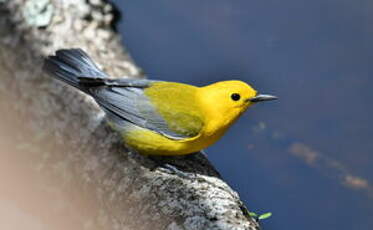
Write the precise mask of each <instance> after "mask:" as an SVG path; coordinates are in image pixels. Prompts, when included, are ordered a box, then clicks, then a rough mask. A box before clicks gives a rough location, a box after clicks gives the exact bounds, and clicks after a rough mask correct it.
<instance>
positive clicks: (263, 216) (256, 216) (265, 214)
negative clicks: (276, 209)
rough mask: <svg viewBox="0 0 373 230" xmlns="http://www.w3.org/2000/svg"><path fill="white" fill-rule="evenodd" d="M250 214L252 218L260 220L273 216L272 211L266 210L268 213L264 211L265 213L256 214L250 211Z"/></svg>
mask: <svg viewBox="0 0 373 230" xmlns="http://www.w3.org/2000/svg"><path fill="white" fill-rule="evenodd" d="M249 214H250V216H251V217H252V218H254V219H255V220H256V221H259V220H265V219H268V218H269V217H271V216H272V213H271V212H266V213H263V214H260V215H258V214H256V213H255V212H249Z"/></svg>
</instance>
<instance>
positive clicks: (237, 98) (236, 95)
mask: <svg viewBox="0 0 373 230" xmlns="http://www.w3.org/2000/svg"><path fill="white" fill-rule="evenodd" d="M231 98H232V100H233V101H238V100H240V98H241V96H240V95H239V94H238V93H232V95H231Z"/></svg>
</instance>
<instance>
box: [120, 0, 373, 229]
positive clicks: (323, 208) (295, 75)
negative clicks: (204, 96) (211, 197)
mask: <svg viewBox="0 0 373 230" xmlns="http://www.w3.org/2000/svg"><path fill="white" fill-rule="evenodd" d="M116 4H117V6H118V7H119V8H120V9H121V10H122V13H123V20H122V21H121V24H120V27H119V30H120V32H121V33H122V34H123V37H124V42H125V44H126V46H127V48H128V49H129V51H130V53H131V54H132V56H133V58H134V60H135V61H136V63H137V64H138V65H139V66H141V67H142V68H143V69H144V70H145V72H146V73H147V75H148V77H149V78H153V79H162V80H168V81H181V82H185V83H190V84H195V85H205V84H209V83H212V82H215V81H219V80H228V79H240V80H244V81H246V82H248V83H250V84H251V85H253V86H254V87H255V88H256V89H258V90H259V91H260V92H262V93H271V94H274V95H277V96H279V98H280V100H279V101H276V102H268V103H263V104H258V105H256V106H255V107H253V108H251V110H249V111H248V112H247V113H246V114H244V116H243V117H242V118H241V119H240V120H239V121H238V122H237V123H236V124H235V125H234V126H233V127H232V128H231V129H230V130H229V132H228V133H227V134H226V136H225V137H224V138H223V139H222V140H221V141H220V142H218V143H217V144H215V145H214V146H212V147H210V148H209V149H208V150H207V153H208V155H209V158H210V160H211V161H212V162H213V163H214V165H215V166H216V167H217V168H218V169H219V171H220V172H221V173H222V175H223V177H224V178H225V179H226V180H227V181H228V183H229V184H230V185H231V186H232V187H234V188H235V189H236V190H237V191H239V193H240V195H241V198H242V199H243V200H244V201H245V203H246V204H247V205H248V207H249V209H250V210H252V211H256V212H258V213H262V212H266V211H271V212H273V216H272V217H271V218H270V219H267V220H265V221H263V227H264V229H284V230H285V229H302V230H314V229H338V230H350V229H353V230H360V229H364V230H365V229H366V230H369V229H373V189H372V185H371V184H370V183H373V174H372V173H373V167H372V166H373V156H372V153H373V151H372V150H373V140H372V137H373V127H372V119H371V118H372V115H373V112H372V103H373V100H372V99H373V91H372V88H371V87H372V86H371V83H372V82H373V79H372V76H373V64H372V62H373V13H372V12H373V2H372V1H369V0H355V1H353V0H349V1H347V0H313V1H306V0H282V1H278V0H235V1H227V0H204V1H200V0H188V1H175V0H159V1H148V0H147V1H145V0H127V1H121V2H119V1H118V2H116Z"/></svg>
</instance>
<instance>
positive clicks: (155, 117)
mask: <svg viewBox="0 0 373 230" xmlns="http://www.w3.org/2000/svg"><path fill="white" fill-rule="evenodd" d="M80 82H81V83H83V84H89V85H90V86H91V87H90V89H89V91H90V94H91V95H92V96H93V97H94V98H95V100H96V101H97V103H98V104H99V105H100V106H101V107H102V108H103V109H104V110H105V111H106V113H107V114H108V115H109V117H110V118H111V120H112V121H113V122H115V124H116V125H119V126H125V125H126V124H127V122H129V123H131V124H133V125H136V126H139V127H142V128H146V129H150V130H152V131H155V132H157V133H160V134H162V135H164V136H166V137H168V138H170V139H175V140H180V139H184V138H188V137H189V136H186V135H183V134H179V133H175V132H173V131H172V130H170V129H169V128H168V125H167V123H166V121H165V120H164V119H163V118H162V117H161V115H160V114H158V113H157V111H156V110H155V108H154V107H153V105H152V104H151V102H150V100H149V99H148V97H147V96H146V95H145V94H144V89H145V88H147V87H149V86H150V85H151V83H153V82H155V81H150V80H134V79H102V78H99V79H96V81H93V80H92V78H87V79H82V78H81V79H80ZM93 85H95V86H96V87H92V86H93Z"/></svg>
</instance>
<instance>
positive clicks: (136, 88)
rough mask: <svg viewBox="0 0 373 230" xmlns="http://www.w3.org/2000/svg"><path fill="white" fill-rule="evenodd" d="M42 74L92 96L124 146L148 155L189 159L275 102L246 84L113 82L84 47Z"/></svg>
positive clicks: (49, 62) (50, 63) (60, 56)
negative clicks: (260, 105) (260, 106)
mask: <svg viewBox="0 0 373 230" xmlns="http://www.w3.org/2000/svg"><path fill="white" fill-rule="evenodd" d="M44 70H45V71H47V72H48V73H49V74H51V75H52V76H54V77H55V78H57V79H59V80H61V81H64V82H66V83H67V84H69V85H72V86H74V87H76V88H77V89H79V90H81V91H83V92H84V93H86V94H88V95H90V96H91V97H93V98H94V99H95V101H96V102H97V103H98V104H99V105H100V107H101V108H102V109H103V110H104V111H105V112H106V115H107V120H108V122H109V124H110V126H111V127H113V128H114V129H115V130H117V131H119V132H120V134H121V136H122V137H123V140H124V142H125V144H126V145H127V146H128V147H130V148H132V149H135V150H137V151H138V152H139V153H141V154H145V155H168V156H172V155H185V154H190V153H194V152H198V151H200V150H202V149H204V148H206V147H208V146H210V145H211V144H213V143H214V142H216V141H217V140H219V138H220V137H221V136H222V135H223V134H224V133H225V131H227V129H228V128H229V127H230V126H231V125H232V124H233V123H234V122H235V121H236V120H237V118H238V117H239V116H240V115H241V114H242V113H243V112H244V111H245V110H246V109H247V108H248V107H250V106H251V105H253V104H255V103H257V102H261V101H270V100H274V99H276V97H274V96H271V95H263V94H258V93H257V91H256V90H254V89H253V88H252V87H251V86H250V85H248V84H246V83H244V82H242V81H235V80H232V81H221V82H216V83H214V84H211V85H207V86H204V87H196V86H192V85H188V84H182V83H176V82H166V81H156V80H145V79H129V78H111V77H109V76H108V75H107V74H106V73H104V72H103V71H102V70H100V69H99V68H98V67H97V65H96V64H95V63H94V62H93V61H92V59H91V58H90V57H89V56H88V55H87V54H86V53H85V52H84V51H83V50H81V49H63V50H58V51H57V52H56V54H55V56H49V57H48V58H46V60H45V64H44Z"/></svg>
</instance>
